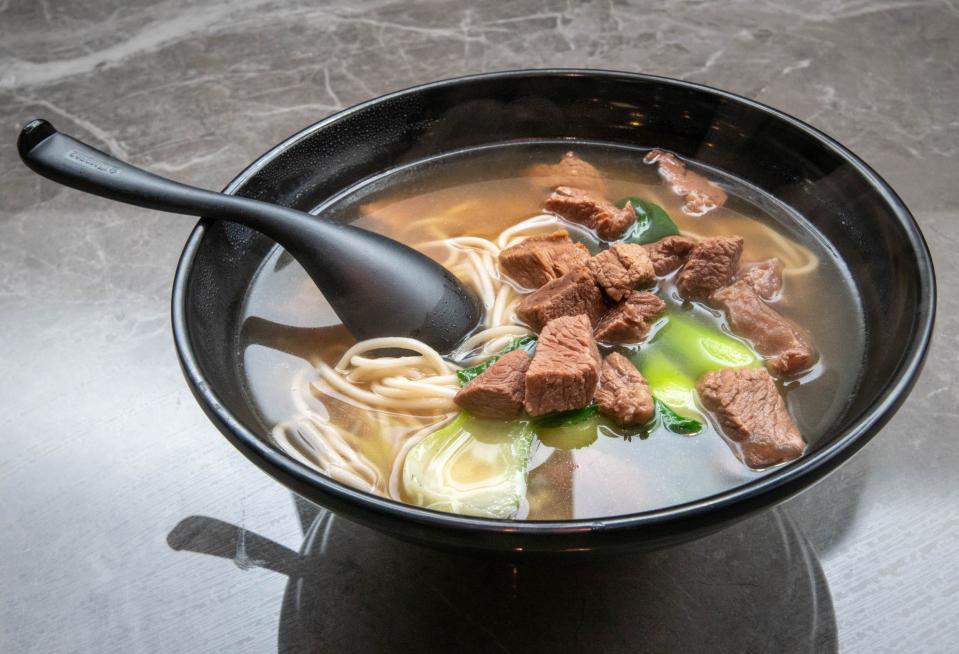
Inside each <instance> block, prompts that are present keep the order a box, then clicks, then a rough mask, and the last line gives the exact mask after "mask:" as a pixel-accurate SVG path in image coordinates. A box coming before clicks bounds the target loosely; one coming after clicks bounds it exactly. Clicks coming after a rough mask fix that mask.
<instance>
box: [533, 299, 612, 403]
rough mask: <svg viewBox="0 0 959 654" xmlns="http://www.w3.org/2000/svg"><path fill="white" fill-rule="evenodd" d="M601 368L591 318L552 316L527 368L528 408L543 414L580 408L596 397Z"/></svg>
mask: <svg viewBox="0 0 959 654" xmlns="http://www.w3.org/2000/svg"><path fill="white" fill-rule="evenodd" d="M599 369H600V358H599V349H598V348H597V347H596V341H594V340H593V329H592V325H590V322H589V318H588V317H587V316H585V315H583V314H580V315H578V316H563V317H562V318H557V319H555V320H551V321H550V322H549V323H548V324H547V325H546V326H545V327H544V328H543V332H542V333H541V334H540V335H539V342H538V343H537V344H536V354H535V356H533V362H532V363H531V364H530V366H529V370H527V371H526V398H525V400H524V402H523V404H524V406H525V407H526V412H527V413H529V414H530V415H531V416H541V415H544V414H547V413H553V412H554V411H569V410H571V409H581V408H582V407H584V406H586V405H587V404H589V403H590V402H592V400H593V394H594V393H595V392H596V383H597V382H598V381H599Z"/></svg>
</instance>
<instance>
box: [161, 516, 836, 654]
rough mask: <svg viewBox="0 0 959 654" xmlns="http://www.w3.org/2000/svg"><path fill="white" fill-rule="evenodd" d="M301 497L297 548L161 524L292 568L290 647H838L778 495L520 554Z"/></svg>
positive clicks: (194, 525) (819, 579)
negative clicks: (402, 534) (400, 527)
mask: <svg viewBox="0 0 959 654" xmlns="http://www.w3.org/2000/svg"><path fill="white" fill-rule="evenodd" d="M297 506H298V508H299V510H300V515H301V518H302V519H304V521H305V522H304V525H305V535H304V539H303V545H302V548H301V550H300V552H294V551H293V550H291V549H288V548H286V547H283V546H281V545H278V544H276V543H274V542H273V541H271V540H269V539H267V538H264V537H262V536H258V535H256V534H254V533H252V532H248V531H246V530H244V529H242V528H240V527H236V526H234V525H230V524H228V523H225V522H222V521H219V520H216V519H214V518H208V517H203V516H190V517H188V518H186V519H184V520H183V521H181V522H180V523H179V524H178V525H177V526H176V527H175V528H174V529H173V530H172V531H171V532H170V534H169V535H168V538H167V541H168V543H169V545H170V547H172V548H173V549H175V550H185V551H190V552H198V553H203V554H210V555H214V556H219V557H223V558H228V559H232V560H233V561H234V563H236V565H237V566H238V567H240V568H241V569H247V568H249V567H251V566H258V567H263V568H267V569H269V570H273V571H275V572H277V573H280V574H283V575H286V576H287V577H289V581H288V583H287V588H286V593H285V599H284V602H283V608H282V611H281V614H280V618H279V621H280V624H279V636H278V638H279V650H280V651H281V652H318V651H330V652H340V651H352V652H383V651H394V652H395V651H401V652H405V651H410V652H413V651H418V652H428V651H458V652H474V651H475V652H489V651H551V652H580V651H603V652H605V651H640V650H641V651H646V652H667V651H669V652H697V651H709V652H748V651H774V652H779V651H789V652H816V653H828V652H835V651H837V637H836V621H835V615H834V613H833V605H832V601H831V597H830V594H829V587H828V584H827V582H826V579H825V576H824V575H823V572H822V568H821V566H820V564H819V561H818V557H817V556H816V553H815V551H814V550H813V548H812V547H811V546H810V544H809V542H808V540H807V539H806V538H805V537H804V536H803V535H802V533H801V532H800V531H799V529H798V528H797V527H796V525H795V523H794V522H793V521H792V520H791V519H790V518H789V517H788V515H786V514H785V513H783V512H782V511H779V510H773V511H767V512H765V513H763V514H761V515H759V516H756V517H754V518H752V519H749V520H747V521H744V522H742V523H740V524H739V525H737V526H735V527H733V528H731V529H727V530H725V531H723V532H720V533H718V534H715V535H713V536H710V537H707V538H704V539H701V540H699V541H696V542H693V543H689V544H686V545H682V546H679V547H675V548H672V549H668V550H661V551H655V552H634V553H628V554H620V555H616V556H612V557H603V558H600V559H596V558H585V557H582V558H570V557H568V556H567V557H562V558H559V559H549V558H546V559H530V558H522V559H518V560H515V561H511V560H509V559H504V558H476V557H469V556H464V555H462V554H453V553H448V552H442V551H437V550H432V549H426V548H423V547H421V546H419V545H412V544H407V543H403V542H399V541H396V540H394V539H392V538H390V537H388V536H385V535H382V534H379V533H377V532H374V531H371V530H369V529H366V528H364V527H361V526H358V525H355V524H353V523H350V522H347V521H345V520H343V519H341V518H336V517H335V516H334V515H333V514H331V513H329V512H327V511H326V510H325V509H320V508H316V507H312V506H311V505H309V504H308V503H306V502H305V501H303V500H297ZM234 574H239V572H235V573H234Z"/></svg>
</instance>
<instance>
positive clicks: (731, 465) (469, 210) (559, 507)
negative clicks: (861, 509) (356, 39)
mask: <svg viewBox="0 0 959 654" xmlns="http://www.w3.org/2000/svg"><path fill="white" fill-rule="evenodd" d="M570 149H573V150H574V151H575V152H576V154H577V155H579V156H580V157H582V158H583V159H585V160H587V161H589V162H590V163H592V164H594V165H595V166H596V167H597V168H599V169H600V171H602V173H603V175H604V177H605V179H606V182H607V184H608V187H609V192H608V197H609V199H612V200H615V199H618V198H620V197H625V196H628V195H632V196H640V197H643V198H644V199H647V200H651V201H653V202H655V203H657V204H659V205H660V206H662V207H663V208H664V209H665V210H666V211H667V212H668V213H669V215H670V216H671V217H672V218H673V220H674V222H675V223H676V225H677V227H678V228H679V229H680V231H681V232H683V233H694V234H696V235H699V236H713V235H723V234H726V235H728V234H738V235H740V236H742V237H743V238H744V239H745V248H744V252H743V257H742V260H743V261H755V260H761V259H766V258H769V257H772V256H782V252H781V250H782V247H783V246H782V244H781V242H780V239H779V238H776V237H775V236H774V235H771V233H770V232H772V234H778V235H780V237H785V238H786V239H789V240H790V241H792V242H795V243H799V244H801V245H803V246H805V247H806V248H808V249H809V250H811V251H812V252H813V253H814V254H815V255H816V256H817V257H818V258H819V266H818V269H817V270H815V271H814V272H812V273H810V274H806V275H802V276H792V277H790V276H787V277H786V278H785V285H784V289H783V293H782V299H781V300H779V301H778V302H777V304H776V308H777V310H779V311H780V312H781V313H783V314H784V315H786V316H788V317H790V318H792V319H794V320H796V321H797V322H798V323H799V324H801V325H803V326H805V327H806V328H807V329H808V330H809V331H810V332H811V333H812V335H813V338H814V341H815V343H816V345H817V347H818V349H819V351H820V354H821V360H820V363H819V364H818V365H817V366H816V368H815V369H814V370H813V371H812V372H810V373H809V374H807V375H805V376H804V377H803V378H801V379H800V380H798V381H795V382H791V383H790V384H788V385H786V386H785V387H784V388H783V391H784V394H785V397H786V402H787V405H788V407H789V410H790V413H791V414H792V416H793V418H794V419H795V421H796V423H797V425H798V426H799V428H800V430H801V432H802V433H803V435H804V436H805V438H806V440H807V442H808V443H809V445H810V447H811V448H812V447H815V444H816V442H817V441H818V440H819V439H820V438H822V437H823V436H824V430H825V429H826V427H827V426H828V425H829V424H831V423H833V422H834V421H835V420H836V419H837V418H838V417H839V416H840V415H841V414H842V413H843V411H844V409H845V407H846V405H847V403H848V400H849V398H850V397H851V396H852V394H853V393H854V391H855V388H856V384H857V382H858V377H859V374H860V371H861V368H862V364H861V361H862V355H863V347H864V343H863V319H862V314H861V309H860V302H859V299H858V297H857V295H856V293H855V286H854V285H853V284H852V282H851V280H850V278H849V274H848V271H847V270H846V269H845V267H844V266H843V265H842V262H841V261H840V260H839V259H838V258H837V256H836V255H835V253H834V252H833V251H832V250H831V249H830V248H829V247H828V246H827V244H826V242H825V241H824V239H822V237H821V236H819V235H818V234H817V233H816V232H815V230H814V229H813V228H812V227H811V226H810V225H809V224H808V223H807V222H806V221H805V220H803V219H802V218H801V217H800V216H797V215H795V214H793V213H792V212H791V211H790V210H789V209H788V208H787V207H785V206H783V205H781V204H779V203H777V202H776V201H774V200H773V199H772V198H770V197H768V196H766V195H764V194H762V193H761V192H759V191H758V190H756V189H754V188H752V187H749V186H747V185H745V184H744V183H742V182H741V181H739V180H736V179H734V178H730V177H729V176H726V175H724V174H722V173H721V172H719V171H716V170H705V169H701V170H702V172H704V174H706V175H707V176H708V177H709V178H710V179H712V180H713V181H715V182H717V183H720V184H721V185H722V186H723V187H724V188H725V189H726V191H727V192H728V193H729V195H730V198H729V201H728V202H727V204H726V206H724V207H721V208H719V209H716V210H714V211H712V212H710V213H709V214H707V215H706V216H704V217H701V218H695V217H691V216H688V215H686V214H684V213H683V212H682V210H681V206H682V200H681V198H679V197H678V196H676V195H674V194H673V193H672V192H671V191H670V190H669V189H668V187H666V186H665V185H663V184H662V183H661V181H660V179H659V177H658V175H657V174H656V171H655V168H654V167H653V166H648V165H645V164H643V163H642V155H643V152H642V151H639V150H633V149H625V148H613V147H610V146H608V145H593V144H582V143H577V144H575V146H573V145H572V144H569V143H525V144H515V145H508V146H501V147H495V148H487V149H482V150H474V151H471V152H466V153H459V154H453V155H448V156H446V157H443V158H441V159H434V160H430V161H426V162H421V163H417V164H413V165H409V166H406V167H404V168H401V169H398V170H395V171H393V172H391V173H390V174H388V175H385V176H382V177H378V178H374V179H372V180H368V181H367V182H365V183H363V184H361V185H359V186H358V187H356V188H354V189H351V190H350V192H348V193H345V194H343V195H341V196H339V197H338V198H334V199H333V200H332V201H331V202H329V203H327V204H326V205H325V206H323V207H321V208H322V210H323V212H324V214H325V215H327V216H329V217H332V218H334V219H337V220H343V221H346V222H352V223H354V224H356V225H358V226H361V227H365V228H368V229H371V230H374V231H377V232H380V233H383V234H385V235H387V236H390V237H392V238H395V239H397V240H400V241H403V242H405V243H407V244H409V245H415V244H416V243H420V242H424V241H429V240H434V239H437V238H447V237H451V236H462V235H470V236H480V237H484V238H489V239H494V240H495V238H496V236H497V235H498V234H499V233H500V232H501V231H502V230H504V229H506V228H507V227H510V226H512V225H514V224H516V223H518V222H520V221H522V220H524V219H526V218H528V217H530V216H532V215H536V214H538V213H541V212H542V209H541V207H542V202H543V200H544V198H545V197H546V194H547V193H548V190H549V189H548V187H545V186H543V185H541V184H540V183H538V182H537V180H535V179H530V178H528V177H525V176H524V174H523V171H524V170H525V169H526V168H527V167H528V166H530V165H531V164H536V163H552V162H555V161H557V160H559V158H560V156H561V155H562V154H563V153H564V152H566V151H568V150H570ZM570 231H571V232H573V238H574V239H578V240H588V239H589V237H588V235H587V234H586V233H584V232H582V231H577V230H575V229H571V230H570ZM662 290H664V291H665V293H664V295H668V294H669V289H668V288H666V289H662ZM676 306H679V305H678V304H677V305H676ZM682 309H683V310H685V311H691V312H692V313H693V314H694V315H696V316H697V318H698V319H700V320H705V321H708V322H713V323H715V324H720V325H721V324H722V321H721V318H719V317H717V314H715V313H714V312H711V311H709V310H708V309H707V308H705V307H702V306H698V305H695V304H693V305H691V304H689V303H686V304H685V305H683V307H682ZM244 317H245V320H244V327H243V329H242V330H241V333H240V335H239V346H240V348H241V351H242V353H243V365H244V375H245V379H246V385H247V389H248V392H249V394H250V397H251V399H252V401H253V403H254V405H255V406H256V408H257V410H258V411H259V414H260V416H261V418H262V420H263V422H264V425H265V426H272V425H274V424H276V423H277V422H279V421H281V420H285V419H287V418H289V417H290V416H291V415H292V414H293V413H294V412H295V407H294V405H293V401H292V399H291V385H292V380H293V378H294V376H295V375H296V374H298V373H299V372H300V371H302V370H303V369H304V368H308V367H311V362H316V361H320V360H322V361H325V362H326V363H329V364H331V365H332V364H333V363H334V362H335V361H336V359H337V358H338V357H339V356H340V355H341V354H342V353H343V352H344V351H345V350H346V349H347V348H348V347H349V346H350V345H351V344H352V343H353V342H354V340H353V339H352V337H350V336H349V334H348V333H347V332H346V330H345V329H343V328H342V326H340V324H339V320H338V319H337V318H336V315H335V314H334V313H333V312H332V310H331V309H330V307H329V305H328V304H327V303H326V301H325V300H324V299H323V297H322V295H321V294H320V292H319V291H318V290H317V289H316V287H315V286H314V285H313V284H312V282H311V281H310V280H309V278H308V277H307V276H306V274H305V273H304V272H303V271H302V269H301V268H300V267H299V265H298V264H296V262H295V261H293V260H292V259H291V258H290V256H289V255H288V254H286V253H285V252H283V251H282V250H280V249H279V248H277V249H276V250H275V251H274V252H273V253H272V254H271V255H270V256H269V257H268V258H267V260H266V261H265V263H264V265H263V266H262V268H261V270H260V272H259V273H258V274H257V276H256V278H255V279H254V282H253V284H252V285H251V288H250V290H249V293H248V296H247V299H246V303H245V308H244ZM727 331H728V329H727ZM339 409H340V410H342V412H343V413H344V414H349V413H350V412H351V411H353V412H356V411H358V410H356V409H353V408H352V407H349V406H346V405H343V406H341V407H339ZM364 437H365V438H368V439H369V448H368V450H367V452H366V453H367V454H368V455H372V456H371V457H370V458H371V459H372V460H374V461H376V462H378V463H379V464H380V465H383V466H385V468H386V469H385V470H383V471H382V472H384V473H385V474H388V473H389V469H388V467H389V462H390V456H389V453H388V452H386V451H385V448H387V447H388V444H387V439H385V438H383V437H382V435H379V434H375V433H369V434H367V435H365V436H364ZM763 474H767V471H753V470H750V469H748V468H747V467H745V466H744V465H743V464H742V463H741V462H740V461H739V460H738V459H737V458H736V456H735V455H734V454H733V452H732V450H731V449H730V447H729V446H728V445H727V444H726V442H725V441H724V439H723V438H722V436H721V435H720V434H719V433H718V432H717V431H716V430H715V427H714V426H713V425H711V424H710V425H708V426H707V428H706V429H705V430H704V431H703V432H701V433H700V434H698V435H695V436H681V435H677V434H673V433H671V432H668V431H666V430H665V429H657V430H655V431H654V432H652V433H651V434H650V435H649V436H648V437H647V438H630V439H627V438H623V437H622V436H621V435H619V434H617V433H616V432H615V431H612V430H600V433H599V435H598V438H597V439H596V441H595V442H593V443H592V445H590V446H589V447H585V448H581V449H575V450H561V449H554V448H552V447H549V446H548V445H546V444H544V443H540V444H539V445H538V447H537V449H536V452H535V454H534V457H533V460H532V463H531V466H530V472H529V484H528V491H527V503H526V505H525V506H524V507H523V508H522V509H521V511H520V513H519V514H518V515H517V516H516V517H517V518H519V519H524V518H525V519H530V520H556V519H569V518H598V517H605V516H615V515H623V514H628V513H635V512H640V511H647V510H654V509H662V508H665V507H670V506H675V505H678V504H683V503H686V502H690V501H695V500H699V499H702V498H705V497H708V496H710V495H714V494H717V493H720V492H722V491H725V490H728V489H731V488H734V487H736V486H739V485H742V484H744V483H747V482H749V481H751V480H753V479H756V478H757V477H760V476H762V475H763Z"/></svg>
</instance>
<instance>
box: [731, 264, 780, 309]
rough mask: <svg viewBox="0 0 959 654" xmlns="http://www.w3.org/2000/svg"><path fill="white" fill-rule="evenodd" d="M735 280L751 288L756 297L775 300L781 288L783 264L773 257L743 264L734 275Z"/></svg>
mask: <svg viewBox="0 0 959 654" xmlns="http://www.w3.org/2000/svg"><path fill="white" fill-rule="evenodd" d="M736 279H742V280H743V281H745V282H746V283H747V284H749V285H750V286H752V287H753V290H754V291H756V295H758V296H759V297H761V298H762V299H764V300H772V299H775V297H776V296H777V295H779V291H781V290H782V288H783V262H782V261H780V260H779V259H777V258H776V257H773V258H772V259H766V260H765V261H757V262H754V263H747V264H744V265H742V266H741V267H740V268H739V272H737V273H736Z"/></svg>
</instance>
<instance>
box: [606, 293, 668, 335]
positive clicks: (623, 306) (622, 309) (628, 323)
mask: <svg viewBox="0 0 959 654" xmlns="http://www.w3.org/2000/svg"><path fill="white" fill-rule="evenodd" d="M665 308H666V303H665V302H663V301H662V300H661V299H659V297H658V296H656V295H654V294H653V293H650V292H648V291H633V292H632V293H630V294H629V295H628V296H627V297H626V299H625V300H623V301H622V302H620V303H619V304H617V305H616V306H614V307H613V308H612V309H610V310H609V311H607V312H606V314H605V315H604V316H603V317H602V318H600V319H599V322H598V323H597V324H596V329H595V330H594V331H593V335H594V336H595V337H596V340H597V341H600V342H601V343H606V344H608V345H625V344H627V343H639V342H640V341H642V340H643V339H644V338H646V335H647V334H649V329H650V327H652V326H653V323H654V322H655V321H656V316H658V315H659V314H660V313H662V312H663V310H664V309H665Z"/></svg>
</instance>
